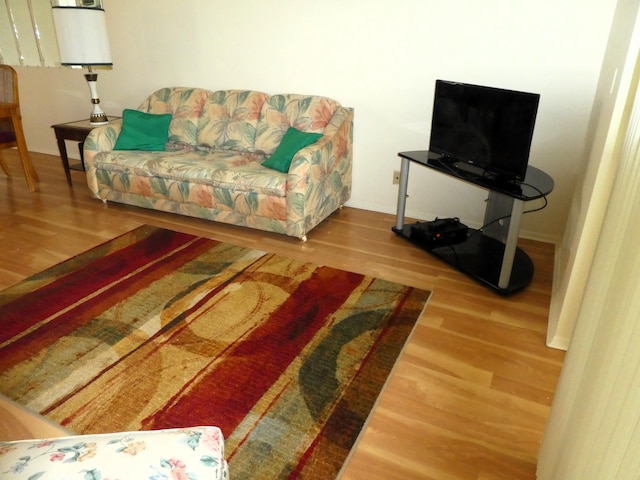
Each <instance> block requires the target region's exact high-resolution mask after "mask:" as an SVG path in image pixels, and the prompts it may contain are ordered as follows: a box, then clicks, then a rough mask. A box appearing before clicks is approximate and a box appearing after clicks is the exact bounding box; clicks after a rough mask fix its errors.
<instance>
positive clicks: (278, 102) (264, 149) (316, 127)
mask: <svg viewBox="0 0 640 480" xmlns="http://www.w3.org/2000/svg"><path fill="white" fill-rule="evenodd" d="M339 106H340V104H339V103H338V102H336V101H335V100H331V99H329V98H326V97H319V96H312V95H299V94H285V95H271V96H270V97H268V99H267V101H266V102H265V104H264V106H263V107H262V111H261V113H260V122H259V124H258V129H257V135H256V141H255V150H256V151H257V152H261V153H264V154H266V155H271V154H272V153H273V152H274V151H275V149H276V147H277V146H278V145H279V144H280V142H281V140H282V137H284V134H285V133H286V132H287V130H288V129H289V127H293V128H295V129H297V130H300V131H302V132H309V133H324V129H325V127H326V126H327V125H328V124H329V122H330V121H331V118H332V117H333V114H334V113H335V111H336V109H337V108H338V107H339Z"/></svg>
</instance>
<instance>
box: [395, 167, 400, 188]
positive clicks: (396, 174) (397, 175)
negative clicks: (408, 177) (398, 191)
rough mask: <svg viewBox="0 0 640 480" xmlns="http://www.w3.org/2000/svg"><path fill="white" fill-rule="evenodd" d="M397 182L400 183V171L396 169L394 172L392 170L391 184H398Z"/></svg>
mask: <svg viewBox="0 0 640 480" xmlns="http://www.w3.org/2000/svg"><path fill="white" fill-rule="evenodd" d="M399 183H400V172H399V171H397V170H396V171H395V172H393V184H394V185H398V184H399Z"/></svg>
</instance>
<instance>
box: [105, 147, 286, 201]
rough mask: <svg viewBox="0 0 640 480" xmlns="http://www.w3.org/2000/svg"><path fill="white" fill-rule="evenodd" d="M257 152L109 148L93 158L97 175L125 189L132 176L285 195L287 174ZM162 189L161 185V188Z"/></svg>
mask: <svg viewBox="0 0 640 480" xmlns="http://www.w3.org/2000/svg"><path fill="white" fill-rule="evenodd" d="M263 159H264V157H263V156H262V155H259V154H256V153H238V152H233V151H228V150H223V151H221V150H216V151H213V152H209V151H192V152H190V151H173V152H143V151H116V150H114V151H109V152H102V153H100V154H99V155H97V156H96V158H95V165H96V169H97V172H96V176H97V177H98V179H99V180H100V181H101V182H102V183H104V184H109V185H112V186H116V185H119V188H118V190H120V191H126V190H127V189H128V188H129V186H130V185H131V183H132V180H133V178H134V177H153V178H155V179H158V180H157V182H156V183H162V180H166V181H167V182H169V181H177V182H188V183H191V184H197V185H205V186H211V187H214V188H220V189H224V190H229V191H234V192H246V193H256V194H259V195H265V196H276V197H285V195H286V187H287V175H286V174H283V173H280V172H277V171H275V170H272V169H269V168H266V167H263V166H262V163H261V162H262V160H263ZM160 190H162V189H160Z"/></svg>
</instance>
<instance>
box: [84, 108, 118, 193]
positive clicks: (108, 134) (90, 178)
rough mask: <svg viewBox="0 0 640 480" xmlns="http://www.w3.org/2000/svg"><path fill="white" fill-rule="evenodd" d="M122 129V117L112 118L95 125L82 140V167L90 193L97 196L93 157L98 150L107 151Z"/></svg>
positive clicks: (110, 148)
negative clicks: (107, 121) (105, 123)
mask: <svg viewBox="0 0 640 480" xmlns="http://www.w3.org/2000/svg"><path fill="white" fill-rule="evenodd" d="M121 131H122V119H117V120H112V121H111V122H109V124H108V125H102V126H100V127H96V128H94V129H93V130H91V132H90V133H89V135H88V136H87V138H86V139H85V141H84V148H83V152H84V168H85V170H86V172H87V184H88V186H89V190H90V191H91V194H92V195H93V196H94V197H95V198H98V182H97V180H96V167H95V158H96V155H98V154H99V153H100V152H109V151H111V150H113V147H114V146H115V145H116V140H117V139H118V135H120V132H121Z"/></svg>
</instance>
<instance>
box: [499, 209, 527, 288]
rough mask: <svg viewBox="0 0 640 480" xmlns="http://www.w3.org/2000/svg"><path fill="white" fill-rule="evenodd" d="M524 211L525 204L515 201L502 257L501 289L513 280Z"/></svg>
mask: <svg viewBox="0 0 640 480" xmlns="http://www.w3.org/2000/svg"><path fill="white" fill-rule="evenodd" d="M523 209H524V202H523V201H522V200H518V199H513V208H512V209H511V218H510V219H509V220H510V221H509V232H508V233H507V241H506V242H505V246H504V255H503V257H502V267H501V268H500V278H499V279H498V287H499V288H507V287H508V286H509V281H510V280H511V271H512V270H513V260H514V258H515V256H516V249H517V248H518V235H519V232H520V220H522V211H523Z"/></svg>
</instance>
